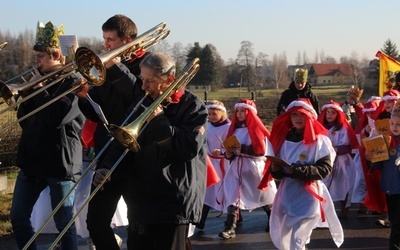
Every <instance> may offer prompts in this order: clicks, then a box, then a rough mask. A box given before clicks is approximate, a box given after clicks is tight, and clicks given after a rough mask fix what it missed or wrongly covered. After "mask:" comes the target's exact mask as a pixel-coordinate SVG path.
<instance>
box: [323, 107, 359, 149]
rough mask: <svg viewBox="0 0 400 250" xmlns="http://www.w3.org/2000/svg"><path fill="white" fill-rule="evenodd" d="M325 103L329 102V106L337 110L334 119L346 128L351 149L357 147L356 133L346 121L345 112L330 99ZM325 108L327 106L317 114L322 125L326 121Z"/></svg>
mask: <svg viewBox="0 0 400 250" xmlns="http://www.w3.org/2000/svg"><path fill="white" fill-rule="evenodd" d="M327 104H330V106H329V108H333V109H335V111H336V112H337V114H338V116H337V117H336V119H337V120H338V123H339V125H342V126H343V127H344V128H346V131H347V136H348V137H349V141H350V147H351V149H357V148H358V146H359V143H358V140H357V137H356V134H355V133H354V130H353V128H352V127H351V125H350V124H349V122H348V121H347V119H346V114H345V113H344V112H343V110H342V108H341V107H340V104H339V103H337V102H334V101H330V102H328V103H327ZM327 110H328V108H323V109H322V111H321V114H320V115H319V116H318V121H319V122H320V123H322V124H324V125H325V122H326V119H325V117H326V111H327Z"/></svg>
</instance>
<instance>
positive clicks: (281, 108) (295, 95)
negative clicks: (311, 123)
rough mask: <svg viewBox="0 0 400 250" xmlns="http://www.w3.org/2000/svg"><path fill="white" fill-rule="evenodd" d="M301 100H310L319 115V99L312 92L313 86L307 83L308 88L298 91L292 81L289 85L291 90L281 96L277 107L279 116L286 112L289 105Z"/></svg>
mask: <svg viewBox="0 0 400 250" xmlns="http://www.w3.org/2000/svg"><path fill="white" fill-rule="evenodd" d="M299 98H308V99H309V100H310V102H311V104H312V106H313V107H314V109H315V111H316V112H317V114H319V105H318V98H317V96H316V95H315V94H314V93H313V92H312V91H311V85H310V84H309V83H308V82H307V83H306V86H305V87H304V88H303V89H302V90H298V89H297V88H296V86H295V83H294V81H292V82H291V83H290V85H289V88H288V89H286V90H285V91H283V93H282V95H281V99H280V100H279V103H278V107H277V115H280V114H282V113H283V112H285V110H286V108H287V107H288V106H289V104H290V103H291V102H293V101H294V100H297V99H299Z"/></svg>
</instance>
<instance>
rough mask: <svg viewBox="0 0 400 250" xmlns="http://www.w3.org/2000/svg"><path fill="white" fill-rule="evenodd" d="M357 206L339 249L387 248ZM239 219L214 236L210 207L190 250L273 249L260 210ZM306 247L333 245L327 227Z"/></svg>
mask: <svg viewBox="0 0 400 250" xmlns="http://www.w3.org/2000/svg"><path fill="white" fill-rule="evenodd" d="M356 211H357V206H352V208H351V209H350V214H349V217H348V218H346V219H341V223H342V227H343V229H344V236H345V239H344V243H343V244H342V246H341V247H340V249H357V250H373V249H379V250H381V249H382V250H383V249H387V248H388V241H389V240H388V239H389V234H390V229H388V228H382V227H379V226H377V225H375V220H376V219H377V217H376V216H372V215H364V216H362V217H360V216H358V215H357V212H356ZM242 215H243V222H241V223H240V224H239V225H238V227H237V229H236V238H233V239H229V240H225V239H222V238H220V237H218V233H219V232H220V231H221V230H222V229H223V223H224V221H225V219H226V216H225V215H222V216H219V213H218V212H213V211H211V212H210V213H209V215H208V218H207V221H206V227H205V229H204V230H198V229H196V231H195V233H194V235H193V236H192V237H191V241H192V246H193V250H205V249H207V250H213V249H216V250H217V249H218V250H228V249H230V250H256V249H257V250H264V249H276V248H275V247H274V245H273V244H272V242H271V239H270V237H269V234H268V233H265V232H264V229H265V226H266V223H267V218H266V214H265V212H264V211H262V210H261V209H256V210H255V211H253V212H251V213H249V212H248V211H243V212H242ZM115 232H116V233H117V234H118V235H120V236H121V237H122V238H123V239H124V242H123V244H122V247H121V249H122V250H125V249H126V227H120V228H115ZM54 239H55V236H54V235H40V236H39V238H38V245H39V247H38V249H39V250H42V249H48V248H49V246H50V245H51V244H52V242H53V240H54ZM0 249H1V250H15V249H17V247H16V245H15V242H14V239H13V237H12V236H11V237H7V238H0ZM79 249H80V250H87V249H88V247H87V245H86V241H85V240H84V239H79ZM308 249H319V250H323V249H337V248H336V245H335V244H334V243H333V241H332V239H331V236H330V234H329V230H328V229H325V228H324V229H316V230H314V231H313V234H312V235H311V241H310V244H309V245H308Z"/></svg>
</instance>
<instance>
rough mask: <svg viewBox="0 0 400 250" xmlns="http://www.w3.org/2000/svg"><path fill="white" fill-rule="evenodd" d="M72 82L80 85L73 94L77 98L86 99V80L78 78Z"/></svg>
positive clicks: (87, 88)
mask: <svg viewBox="0 0 400 250" xmlns="http://www.w3.org/2000/svg"><path fill="white" fill-rule="evenodd" d="M74 84H75V85H80V86H81V87H80V88H78V89H77V90H76V91H75V95H76V96H77V97H79V98H82V99H86V96H87V93H88V92H89V84H88V81H87V80H86V79H85V78H78V79H76V80H75V82H74Z"/></svg>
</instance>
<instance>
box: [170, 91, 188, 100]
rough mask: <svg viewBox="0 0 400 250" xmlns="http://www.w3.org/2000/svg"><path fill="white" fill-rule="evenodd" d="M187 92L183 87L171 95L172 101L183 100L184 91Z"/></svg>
mask: <svg viewBox="0 0 400 250" xmlns="http://www.w3.org/2000/svg"><path fill="white" fill-rule="evenodd" d="M184 92H185V89H184V88H182V89H181V90H179V91H178V92H175V93H174V94H173V95H172V96H171V102H172V103H178V102H179V101H180V100H181V97H182V95H183V93H184Z"/></svg>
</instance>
